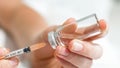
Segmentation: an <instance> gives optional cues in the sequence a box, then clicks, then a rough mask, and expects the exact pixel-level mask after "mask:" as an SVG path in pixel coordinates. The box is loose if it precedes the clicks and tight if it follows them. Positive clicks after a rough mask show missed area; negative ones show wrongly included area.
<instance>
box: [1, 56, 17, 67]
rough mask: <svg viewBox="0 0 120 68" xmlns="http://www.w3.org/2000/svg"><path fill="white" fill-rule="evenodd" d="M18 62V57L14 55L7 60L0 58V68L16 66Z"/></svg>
mask: <svg viewBox="0 0 120 68" xmlns="http://www.w3.org/2000/svg"><path fill="white" fill-rule="evenodd" d="M18 63H19V60H18V58H16V57H14V58H11V59H9V60H4V59H3V60H0V68H17V66H18Z"/></svg>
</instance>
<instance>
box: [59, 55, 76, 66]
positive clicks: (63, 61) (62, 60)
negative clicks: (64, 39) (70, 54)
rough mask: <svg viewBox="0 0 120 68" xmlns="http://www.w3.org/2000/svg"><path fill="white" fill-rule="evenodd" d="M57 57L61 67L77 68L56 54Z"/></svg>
mask: <svg viewBox="0 0 120 68" xmlns="http://www.w3.org/2000/svg"><path fill="white" fill-rule="evenodd" d="M57 59H58V60H59V61H60V63H61V66H62V68H77V67H76V66H74V65H73V64H71V63H69V62H67V61H66V60H64V59H62V58H60V57H58V56H57Z"/></svg>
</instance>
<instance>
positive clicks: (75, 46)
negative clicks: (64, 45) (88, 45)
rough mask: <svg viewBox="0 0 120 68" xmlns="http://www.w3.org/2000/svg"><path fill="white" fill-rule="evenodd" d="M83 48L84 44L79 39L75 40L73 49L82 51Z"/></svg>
mask: <svg viewBox="0 0 120 68" xmlns="http://www.w3.org/2000/svg"><path fill="white" fill-rule="evenodd" d="M82 48H83V45H82V44H81V43H80V42H79V41H73V44H72V46H71V50H72V51H81V50H82Z"/></svg>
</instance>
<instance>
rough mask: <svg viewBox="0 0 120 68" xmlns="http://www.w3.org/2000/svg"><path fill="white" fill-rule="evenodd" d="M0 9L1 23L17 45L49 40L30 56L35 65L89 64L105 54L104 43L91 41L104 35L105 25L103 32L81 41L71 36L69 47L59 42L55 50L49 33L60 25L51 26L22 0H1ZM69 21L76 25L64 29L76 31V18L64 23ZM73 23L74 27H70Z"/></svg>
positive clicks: (78, 67) (83, 67)
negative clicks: (48, 37) (103, 51)
mask: <svg viewBox="0 0 120 68" xmlns="http://www.w3.org/2000/svg"><path fill="white" fill-rule="evenodd" d="M3 3H4V4H3ZM1 4H2V5H1ZM6 5H7V6H6ZM3 7H4V8H3ZM0 10H2V11H0V26H1V27H2V28H3V29H4V30H5V31H6V32H7V34H8V35H9V36H10V37H11V38H12V40H13V41H15V43H16V46H18V47H20V48H21V47H25V44H26V43H28V44H30V45H31V44H34V43H39V42H45V43H46V46H45V47H44V48H42V49H40V50H37V51H35V52H33V53H31V57H29V60H31V63H32V66H31V67H33V68H90V67H91V65H92V61H93V60H94V59H98V58H100V57H101V55H102V48H101V46H100V45H98V44H95V43H92V41H93V40H95V39H98V38H99V37H101V36H103V35H104V34H103V33H106V29H104V30H103V33H102V34H100V35H97V36H95V37H91V38H88V39H85V40H82V41H81V40H78V39H72V40H69V42H68V45H66V46H67V47H65V46H58V47H57V49H56V50H54V49H52V48H51V46H50V45H49V43H48V40H47V34H48V32H50V31H52V30H55V29H56V28H57V27H58V26H51V27H50V26H48V25H47V24H46V22H45V20H44V19H43V18H42V16H40V15H39V14H38V13H36V12H35V11H34V10H32V9H31V8H29V7H27V6H26V5H24V4H22V3H21V1H20V0H12V1H10V2H9V1H8V0H2V1H0ZM100 22H104V21H102V20H101V21H100ZM70 23H73V25H71V26H69V27H67V28H65V29H64V30H63V32H67V33H69V31H70V32H75V31H76V30H77V26H76V24H75V23H76V21H75V19H73V18H70V19H68V20H67V21H65V22H64V24H63V25H66V24H70ZM104 23H105V22H104ZM71 27H72V29H70V28H71ZM68 29H69V31H68ZM75 46H77V47H75ZM75 48H77V49H75ZM74 49H75V50H74ZM0 61H2V60H0ZM6 63H7V62H6ZM4 65H5V64H4ZM4 65H3V66H4ZM1 68H2V67H1ZM3 68H5V67H3ZM13 68H14V67H13Z"/></svg>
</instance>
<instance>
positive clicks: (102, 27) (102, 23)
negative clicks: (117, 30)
mask: <svg viewBox="0 0 120 68" xmlns="http://www.w3.org/2000/svg"><path fill="white" fill-rule="evenodd" d="M99 25H100V29H101V30H102V31H105V30H106V29H107V24H106V21H105V20H104V19H101V20H100V21H99Z"/></svg>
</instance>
